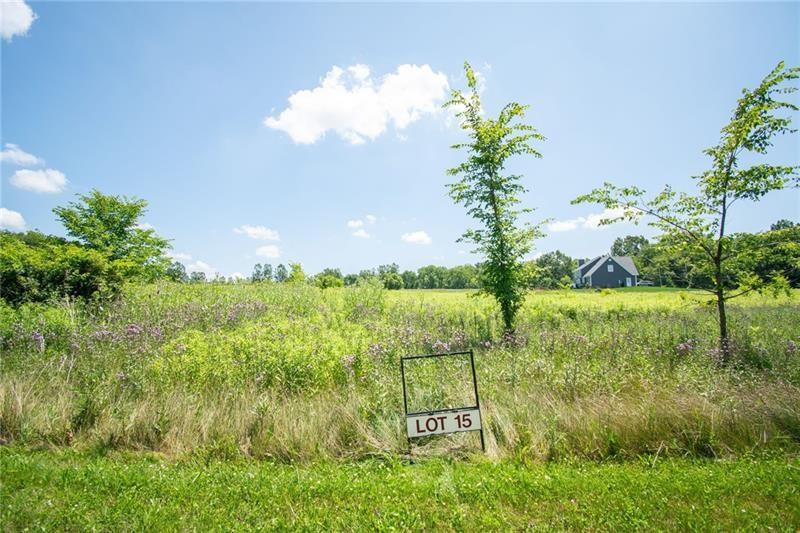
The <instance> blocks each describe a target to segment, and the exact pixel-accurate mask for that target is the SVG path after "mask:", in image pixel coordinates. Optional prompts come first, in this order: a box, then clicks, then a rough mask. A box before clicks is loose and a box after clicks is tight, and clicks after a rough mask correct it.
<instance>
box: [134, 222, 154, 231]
mask: <svg viewBox="0 0 800 533" xmlns="http://www.w3.org/2000/svg"><path fill="white" fill-rule="evenodd" d="M136 228H137V229H142V230H148V229H156V228H155V227H154V226H153V225H152V224H150V223H149V222H139V223H138V224H136Z"/></svg>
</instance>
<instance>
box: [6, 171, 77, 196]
mask: <svg viewBox="0 0 800 533" xmlns="http://www.w3.org/2000/svg"><path fill="white" fill-rule="evenodd" d="M11 184H12V185H14V186H15V187H19V188H20V189H25V190H26V191H33V192H37V193H42V194H55V193H59V192H62V191H63V190H64V189H65V188H66V187H67V178H66V176H64V174H62V173H61V172H59V171H58V170H53V169H52V168H48V169H47V170H27V169H26V170H17V171H16V172H15V173H14V175H13V176H11Z"/></svg>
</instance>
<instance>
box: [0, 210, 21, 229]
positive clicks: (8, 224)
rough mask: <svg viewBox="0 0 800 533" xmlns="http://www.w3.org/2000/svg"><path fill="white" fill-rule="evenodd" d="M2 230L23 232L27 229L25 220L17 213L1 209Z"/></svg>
mask: <svg viewBox="0 0 800 533" xmlns="http://www.w3.org/2000/svg"><path fill="white" fill-rule="evenodd" d="M0 229H7V230H9V231H23V230H24V229H25V219H24V218H22V214H21V213H19V212H17V211H12V210H11V209H6V208H5V207H0Z"/></svg>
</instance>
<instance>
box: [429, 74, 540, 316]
mask: <svg viewBox="0 0 800 533" xmlns="http://www.w3.org/2000/svg"><path fill="white" fill-rule="evenodd" d="M464 69H465V71H466V76H467V84H468V86H469V92H468V93H466V94H465V93H463V92H461V91H459V90H454V91H453V92H452V94H451V97H450V99H449V100H448V101H447V102H446V103H445V104H444V105H445V107H453V108H455V109H457V110H458V112H457V116H458V117H459V119H460V120H461V128H462V129H464V130H466V131H467V132H468V134H469V138H470V141H469V142H467V143H462V144H457V145H455V146H454V148H456V149H461V148H466V149H467V152H468V154H469V155H468V157H467V160H466V161H465V162H464V163H462V164H460V165H458V166H456V167H454V168H451V169H449V170H448V171H447V172H448V174H449V175H451V176H459V177H460V179H459V180H458V181H457V182H455V183H452V184H450V186H449V187H450V197H451V198H452V199H453V200H454V201H455V203H456V204H461V205H463V206H464V207H465V208H466V209H467V213H468V214H469V215H470V216H472V218H474V219H476V220H477V221H479V222H480V224H481V226H482V227H481V228H480V229H470V230H467V231H466V232H465V233H464V235H463V236H462V237H461V239H460V240H461V241H468V242H471V243H473V244H475V246H476V247H477V250H478V251H479V252H480V253H481V254H482V255H483V256H484V257H485V258H486V259H485V262H484V264H483V269H482V271H481V272H482V278H483V279H482V280H481V281H482V286H483V290H484V291H485V292H487V293H489V294H491V295H492V296H494V297H495V299H496V300H497V302H498V303H499V304H500V310H501V312H502V315H503V323H504V325H505V329H506V330H507V331H511V330H513V329H514V319H515V317H516V314H517V310H518V309H519V307H520V306H521V305H522V302H523V300H524V298H525V292H526V290H527V287H526V286H527V280H526V279H525V273H526V268H525V265H524V263H523V260H522V259H523V257H525V255H526V254H528V252H530V250H531V249H532V247H533V240H534V239H535V238H536V237H537V236H538V235H540V234H541V232H540V231H539V229H538V227H535V226H531V225H530V224H522V223H520V221H519V216H520V214H522V213H526V212H529V211H530V209H519V208H517V205H518V204H519V202H520V199H519V196H520V195H521V194H523V193H524V192H525V191H526V189H525V187H524V186H523V185H522V184H521V183H520V180H521V176H518V175H514V174H505V173H504V169H505V166H506V162H507V160H508V159H509V158H510V157H511V156H515V155H532V156H535V157H541V154H539V152H537V151H536V150H535V149H534V148H533V145H532V142H533V141H536V140H544V137H543V136H542V135H541V134H539V133H538V132H537V131H536V129H535V128H534V127H533V126H530V125H527V124H523V123H521V122H518V120H520V119H522V118H523V117H524V115H525V109H526V106H523V105H520V104H518V103H515V102H512V103H509V104H507V105H506V106H505V107H504V108H503V109H502V111H500V114H499V115H498V117H497V118H489V117H487V116H486V115H485V109H484V108H483V106H482V105H481V99H480V94H479V91H478V79H477V77H476V75H475V72H474V71H473V70H472V67H470V66H469V64H468V63H465V64H464Z"/></svg>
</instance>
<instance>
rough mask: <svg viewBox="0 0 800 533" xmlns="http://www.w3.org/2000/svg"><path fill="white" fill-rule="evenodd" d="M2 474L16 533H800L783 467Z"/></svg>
mask: <svg viewBox="0 0 800 533" xmlns="http://www.w3.org/2000/svg"><path fill="white" fill-rule="evenodd" d="M653 463H655V465H654V466H653ZM0 471H2V485H0V501H2V504H0V522H2V524H3V528H4V529H5V530H7V531H18V530H23V529H46V530H74V531H86V530H110V529H123V530H131V529H134V530H199V531H207V530H229V529H234V530H245V529H263V528H270V529H304V530H319V531H324V530H347V531H352V530H360V531H371V530H376V529H378V530H408V529H414V530H433V529H444V530H458V531H461V530H468V531H480V530H484V531H485V530H508V529H517V530H519V529H534V528H540V529H552V528H556V529H599V530H610V531H615V530H630V529H662V530H663V529H670V530H677V529H680V530H687V529H701V530H718V531H726V530H732V529H745V530H756V529H758V530H763V529H777V530H787V531H792V530H795V529H797V527H800V462H799V461H798V460H797V459H786V458H783V459H781V458H774V459H762V460H749V459H741V460H737V461H702V460H680V459H666V460H664V459H662V460H653V459H650V460H648V461H634V462H625V463H601V464H598V463H592V462H572V463H561V464H549V465H533V466H530V465H528V466H526V465H522V464H518V463H509V462H506V463H500V464H496V463H489V462H486V461H481V460H480V459H476V460H475V461H473V462H450V461H444V460H429V461H424V462H422V463H419V464H407V463H403V462H400V461H388V462H386V461H364V462H359V463H345V464H341V463H328V462H323V463H318V464H315V465H306V466H292V465H277V464H273V463H268V462H254V461H244V460H237V461H227V462H225V461H211V462H204V461H180V462H168V461H164V460H162V459H157V458H153V457H148V456H141V455H131V454H127V455H119V456H115V457H93V456H86V455H80V454H76V453H72V452H57V453H53V452H31V451H23V450H18V449H2V450H0Z"/></svg>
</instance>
